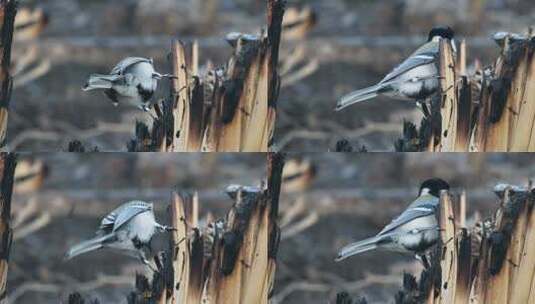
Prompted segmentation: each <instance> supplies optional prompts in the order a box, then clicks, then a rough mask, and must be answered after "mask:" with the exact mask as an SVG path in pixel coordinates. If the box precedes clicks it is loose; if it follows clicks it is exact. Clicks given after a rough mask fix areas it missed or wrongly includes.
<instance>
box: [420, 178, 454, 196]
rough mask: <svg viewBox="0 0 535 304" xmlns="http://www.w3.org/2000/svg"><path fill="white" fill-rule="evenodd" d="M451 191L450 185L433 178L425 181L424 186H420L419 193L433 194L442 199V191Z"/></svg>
mask: <svg viewBox="0 0 535 304" xmlns="http://www.w3.org/2000/svg"><path fill="white" fill-rule="evenodd" d="M449 189H450V185H449V184H448V183H447V182H446V181H444V180H443V179H440V178H431V179H428V180H426V181H424V182H423V183H422V185H420V191H418V194H419V195H425V194H431V195H432V196H435V197H440V191H442V190H449Z"/></svg>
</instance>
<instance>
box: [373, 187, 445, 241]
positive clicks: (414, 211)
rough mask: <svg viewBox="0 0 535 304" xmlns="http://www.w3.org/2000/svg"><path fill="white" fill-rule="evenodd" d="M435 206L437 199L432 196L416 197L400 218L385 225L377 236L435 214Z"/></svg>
mask: <svg viewBox="0 0 535 304" xmlns="http://www.w3.org/2000/svg"><path fill="white" fill-rule="evenodd" d="M437 205H438V199H437V198H436V197H434V196H431V195H425V196H420V197H418V198H417V199H416V200H415V201H414V202H412V203H411V204H410V205H409V207H408V208H407V209H406V210H405V211H404V212H403V213H402V214H401V215H400V216H398V217H396V218H395V219H394V220H392V222H390V224H388V225H386V226H385V227H384V228H383V230H381V232H379V234H378V235H383V234H385V233H389V232H392V231H393V230H395V229H396V228H398V227H400V226H402V225H404V224H406V223H408V222H410V221H412V220H414V219H416V218H419V217H423V216H428V215H430V214H433V213H435V211H436V208H437Z"/></svg>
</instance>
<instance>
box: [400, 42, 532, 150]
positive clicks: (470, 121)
mask: <svg viewBox="0 0 535 304" xmlns="http://www.w3.org/2000/svg"><path fill="white" fill-rule="evenodd" d="M530 35H532V34H530ZM534 53H535V36H528V37H527V38H526V39H516V40H513V41H511V42H508V41H507V40H506V42H505V46H504V48H503V50H502V54H501V55H500V56H499V58H498V59H497V61H496V63H495V64H494V66H493V67H492V68H493V74H492V75H488V74H487V73H485V71H481V75H482V76H480V77H481V79H476V78H470V77H468V76H466V75H464V73H463V70H465V69H466V68H465V65H466V64H465V63H464V62H463V61H464V60H466V47H465V46H464V45H462V46H461V54H460V56H461V57H462V58H460V63H459V64H460V65H461V66H460V68H459V72H458V73H456V67H455V66H456V63H455V59H454V55H453V51H452V50H451V47H450V46H449V41H447V40H442V41H441V45H440V55H439V56H440V60H439V62H440V67H439V70H440V76H441V81H440V88H441V90H440V95H439V97H440V98H439V99H440V106H435V107H433V106H432V107H431V108H432V109H431V110H432V113H431V117H430V118H423V119H422V121H421V124H420V127H419V128H417V127H416V126H415V125H414V124H412V123H410V122H405V123H404V125H403V137H402V138H401V139H399V140H398V141H396V144H395V147H396V150H397V151H406V152H409V151H437V152H463V151H464V152H467V151H471V152H486V151H488V152H490V151H501V152H524V151H530V152H533V151H535V56H534ZM475 83H477V84H480V87H481V91H480V92H476V93H479V94H473V93H472V90H474V86H473V84H475ZM478 95H479V96H478ZM476 96H477V97H479V98H478V100H474V98H477V97H476ZM439 126H440V127H439Z"/></svg>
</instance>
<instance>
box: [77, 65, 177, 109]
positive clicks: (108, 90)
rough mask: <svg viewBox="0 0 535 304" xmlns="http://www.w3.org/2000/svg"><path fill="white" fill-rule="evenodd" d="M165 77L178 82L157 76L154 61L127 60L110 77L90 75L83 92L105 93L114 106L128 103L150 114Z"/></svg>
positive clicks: (165, 75) (164, 75) (113, 70)
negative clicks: (158, 88) (155, 96)
mask: <svg viewBox="0 0 535 304" xmlns="http://www.w3.org/2000/svg"><path fill="white" fill-rule="evenodd" d="M164 77H167V78H176V77H175V76H173V75H169V74H160V73H158V72H156V71H155V70H154V66H153V63H152V59H147V58H141V57H127V58H125V59H123V60H122V61H121V62H119V63H118V64H117V65H116V66H115V67H114V68H113V69H112V70H111V73H110V74H109V75H103V74H92V75H90V76H89V80H88V81H87V83H86V84H85V86H84V87H83V88H82V90H84V91H91V90H104V93H105V94H106V96H108V98H110V99H111V101H112V102H113V105H114V106H118V105H119V104H120V103H125V104H128V105H131V106H134V107H137V108H139V109H141V110H143V111H145V112H148V111H149V110H150V107H151V106H152V103H151V102H150V100H151V98H152V96H153V95H154V92H155V91H156V88H157V86H158V80H160V79H162V78H164Z"/></svg>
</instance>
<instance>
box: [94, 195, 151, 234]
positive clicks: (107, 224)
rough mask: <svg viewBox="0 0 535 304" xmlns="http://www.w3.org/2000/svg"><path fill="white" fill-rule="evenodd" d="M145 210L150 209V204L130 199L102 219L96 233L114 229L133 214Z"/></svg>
mask: <svg viewBox="0 0 535 304" xmlns="http://www.w3.org/2000/svg"><path fill="white" fill-rule="evenodd" d="M146 211H152V204H150V203H145V202H143V201H131V202H128V203H125V204H123V205H121V206H119V207H118V208H117V209H115V210H113V211H112V212H110V213H109V214H108V215H106V217H104V218H103V219H102V221H101V222H100V227H99V230H98V232H97V234H102V232H104V233H110V232H113V231H116V230H117V229H118V228H119V227H121V226H122V225H123V224H124V223H126V222H128V221H129V220H130V219H132V218H133V217H134V216H136V215H138V214H140V213H142V212H146Z"/></svg>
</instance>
